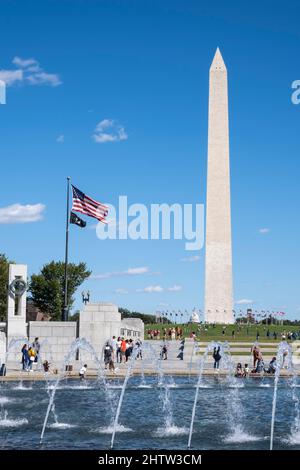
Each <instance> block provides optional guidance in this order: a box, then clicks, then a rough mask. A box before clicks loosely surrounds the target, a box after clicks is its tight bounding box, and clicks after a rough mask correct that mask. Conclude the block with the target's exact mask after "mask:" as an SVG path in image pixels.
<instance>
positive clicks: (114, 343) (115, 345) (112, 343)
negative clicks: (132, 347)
mask: <svg viewBox="0 0 300 470" xmlns="http://www.w3.org/2000/svg"><path fill="white" fill-rule="evenodd" d="M111 347H112V349H113V354H112V356H113V361H114V362H115V361H116V359H117V340H116V337H115V336H113V337H112V340H111Z"/></svg>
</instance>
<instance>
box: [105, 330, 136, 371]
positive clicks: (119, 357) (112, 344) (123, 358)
mask: <svg viewBox="0 0 300 470" xmlns="http://www.w3.org/2000/svg"><path fill="white" fill-rule="evenodd" d="M135 346H136V347H137V353H136V356H135V357H136V359H142V348H141V346H142V342H141V341H140V340H139V339H138V340H136V341H135V342H134V341H133V340H132V339H125V338H124V337H121V336H119V337H118V338H117V337H116V336H113V337H112V339H111V340H109V341H107V342H106V343H105V345H104V348H103V360H104V368H105V369H109V370H110V371H112V372H115V371H116V370H117V367H116V365H115V364H125V363H126V362H128V360H129V358H130V357H131V356H132V353H133V348H134V347H135Z"/></svg>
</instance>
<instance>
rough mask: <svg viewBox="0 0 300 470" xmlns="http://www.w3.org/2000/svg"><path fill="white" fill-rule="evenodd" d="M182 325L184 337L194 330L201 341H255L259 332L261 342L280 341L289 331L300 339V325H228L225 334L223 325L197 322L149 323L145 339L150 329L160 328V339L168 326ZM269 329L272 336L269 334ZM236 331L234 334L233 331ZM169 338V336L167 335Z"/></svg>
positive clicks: (147, 337) (146, 326) (146, 327)
mask: <svg viewBox="0 0 300 470" xmlns="http://www.w3.org/2000/svg"><path fill="white" fill-rule="evenodd" d="M176 326H178V327H180V328H182V330H183V337H184V338H186V337H189V336H190V334H191V333H192V332H195V333H196V337H197V339H198V340H199V341H230V342H237V343H238V342H241V341H247V342H254V341H256V340H257V333H259V339H258V341H259V342H262V343H268V342H270V343H275V342H280V341H281V338H282V334H283V333H285V334H286V335H287V334H288V332H292V333H293V332H295V333H296V334H297V336H298V338H297V339H300V326H299V325H298V326H291V325H262V324H252V325H248V326H247V325H227V326H226V328H225V334H223V326H222V325H215V327H213V325H206V326H205V327H204V325H195V324H184V325H180V324H177V325H176V324H168V325H167V324H165V325H163V324H161V323H157V324H147V325H145V339H149V336H148V330H159V331H160V332H161V334H160V339H162V337H163V335H162V330H163V328H166V329H167V331H168V329H169V328H172V327H174V328H175V327H176ZM268 330H269V333H270V336H269V337H268V336H267V332H268ZM233 332H234V336H233V334H232V333H233ZM273 333H276V334H277V339H276V338H275V337H274V336H273ZM167 339H168V336H167Z"/></svg>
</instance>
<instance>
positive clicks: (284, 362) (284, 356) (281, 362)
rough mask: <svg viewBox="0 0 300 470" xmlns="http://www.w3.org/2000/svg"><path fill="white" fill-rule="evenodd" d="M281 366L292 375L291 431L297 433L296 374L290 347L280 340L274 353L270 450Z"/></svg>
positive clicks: (271, 447)
mask: <svg viewBox="0 0 300 470" xmlns="http://www.w3.org/2000/svg"><path fill="white" fill-rule="evenodd" d="M282 368H285V369H287V371H288V373H290V374H292V377H293V378H292V381H291V382H290V384H291V386H292V387H293V389H294V390H293V401H294V403H295V410H296V413H295V420H294V425H293V426H292V429H291V432H292V433H293V432H295V433H299V400H298V397H297V395H296V391H295V385H296V375H295V372H294V367H293V358H292V348H291V346H290V345H289V344H288V343H287V342H285V341H282V342H281V343H279V345H278V349H277V355H276V370H275V379H274V392H273V402H272V418H271V432H270V450H273V442H274V427H275V417H276V405H277V390H278V381H279V377H280V371H281V369H282Z"/></svg>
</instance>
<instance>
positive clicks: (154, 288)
mask: <svg viewBox="0 0 300 470" xmlns="http://www.w3.org/2000/svg"><path fill="white" fill-rule="evenodd" d="M163 290H164V289H163V287H161V286H147V287H144V289H137V290H136V291H137V292H146V293H148V294H153V293H156V292H163Z"/></svg>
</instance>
